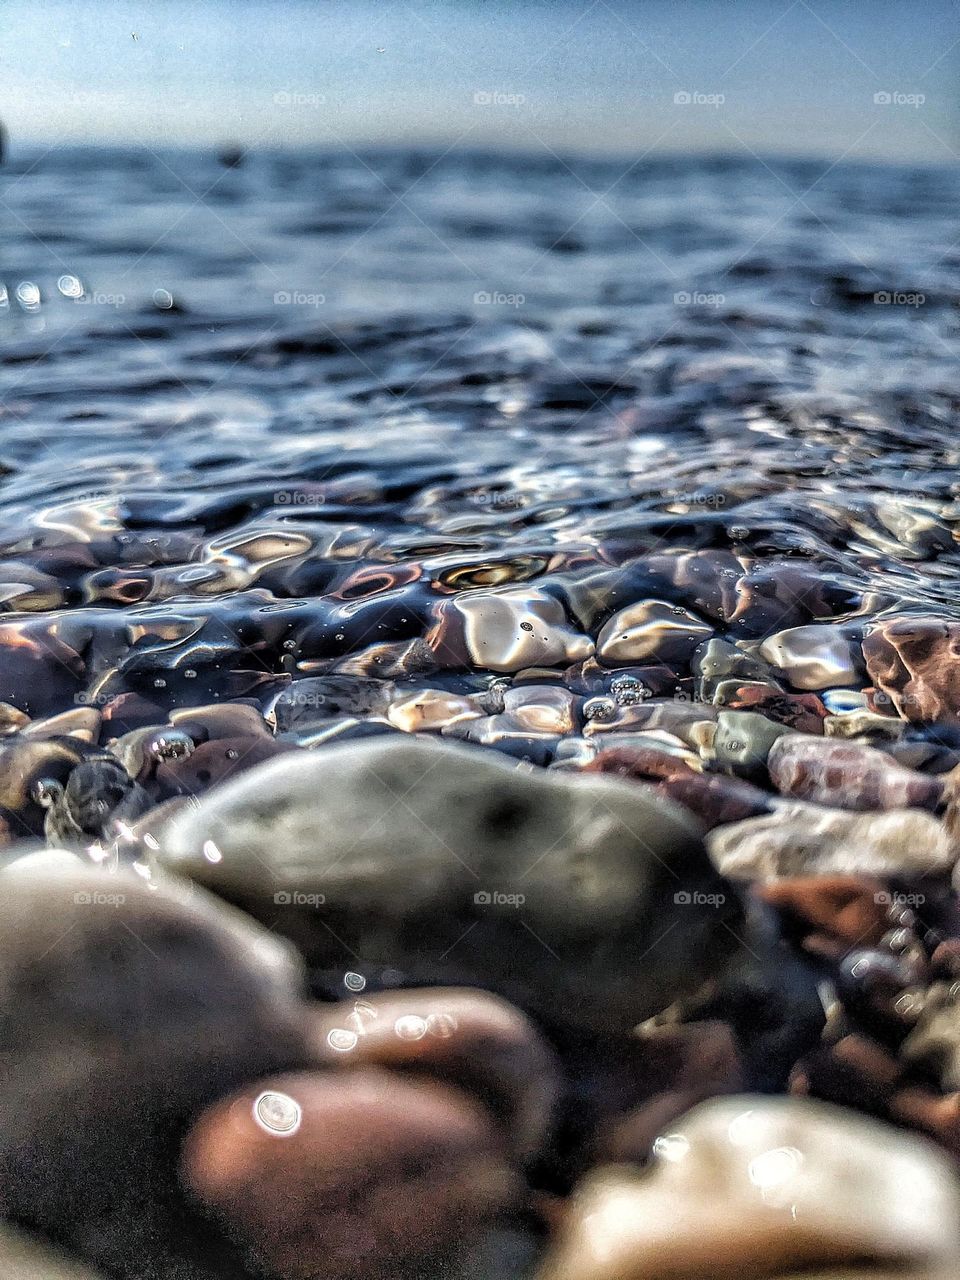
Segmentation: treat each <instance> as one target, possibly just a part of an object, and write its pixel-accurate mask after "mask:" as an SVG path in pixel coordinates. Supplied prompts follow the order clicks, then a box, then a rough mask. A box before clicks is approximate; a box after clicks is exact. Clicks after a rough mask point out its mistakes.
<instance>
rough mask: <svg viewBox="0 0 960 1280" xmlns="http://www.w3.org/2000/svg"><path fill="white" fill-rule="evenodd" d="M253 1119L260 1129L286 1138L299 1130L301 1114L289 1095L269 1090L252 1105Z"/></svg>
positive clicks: (296, 1103)
mask: <svg viewBox="0 0 960 1280" xmlns="http://www.w3.org/2000/svg"><path fill="white" fill-rule="evenodd" d="M253 1118H254V1120H256V1122H257V1124H258V1125H259V1126H260V1128H261V1129H266V1130H267V1132H268V1133H275V1134H278V1135H279V1136H280V1137H284V1138H286V1137H289V1135H290V1134H292V1133H296V1131H297V1130H298V1129H299V1128H300V1122H301V1120H302V1119H303V1112H302V1110H301V1108H300V1104H299V1102H296V1101H295V1100H294V1099H293V1098H291V1097H290V1095H289V1094H286V1093H275V1092H274V1091H273V1090H270V1091H268V1092H267V1093H261V1094H260V1096H259V1098H257V1100H256V1102H255V1103H254V1104H253Z"/></svg>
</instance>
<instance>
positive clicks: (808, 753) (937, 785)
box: [767, 733, 943, 811]
mask: <svg viewBox="0 0 960 1280" xmlns="http://www.w3.org/2000/svg"><path fill="white" fill-rule="evenodd" d="M767 770H768V772H769V774H770V780H771V782H772V783H773V785H774V786H775V787H776V788H777V790H778V791H779V792H780V793H781V795H785V796H795V797H796V798H797V799H798V800H812V801H814V802H815V803H817V804H823V805H827V806H829V807H830V808H833V809H855V810H860V811H869V810H876V809H936V808H937V807H938V805H939V804H940V802H941V800H942V799H943V782H942V781H941V780H940V779H939V778H931V777H927V776H926V775H924V774H922V773H915V772H914V771H913V770H912V769H905V768H904V767H903V766H902V765H900V764H897V762H896V761H895V760H891V758H890V757H889V756H888V755H886V754H885V753H884V752H883V751H878V750H877V749H876V748H875V747H866V746H863V745H861V744H860V743H857V742H842V741H827V740H825V739H820V738H811V737H809V736H807V735H806V734H799V733H798V734H793V733H790V734H784V735H783V737H781V738H779V739H778V740H777V741H776V742H775V743H774V744H773V746H772V747H771V748H770V754H769V755H768V757H767Z"/></svg>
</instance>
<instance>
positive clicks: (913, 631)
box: [863, 618, 960, 724]
mask: <svg viewBox="0 0 960 1280" xmlns="http://www.w3.org/2000/svg"><path fill="white" fill-rule="evenodd" d="M863 656H864V658H865V659H866V662H867V670H868V672H869V673H870V678H871V679H872V680H873V682H874V684H875V686H876V688H877V689H878V690H879V691H881V692H882V693H884V694H886V695H887V696H888V697H889V698H891V699H892V701H893V704H894V706H895V707H896V709H897V711H898V712H899V713H900V715H901V716H903V718H904V719H906V720H920V721H932V720H946V721H951V722H952V723H954V724H956V723H960V622H952V621H944V620H939V619H936V618H891V619H889V620H887V621H885V622H882V623H881V624H880V625H879V626H878V627H877V628H876V630H875V631H871V632H870V633H869V635H866V636H865V637H864V639H863Z"/></svg>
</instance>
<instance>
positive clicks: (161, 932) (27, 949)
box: [0, 868, 310, 1280]
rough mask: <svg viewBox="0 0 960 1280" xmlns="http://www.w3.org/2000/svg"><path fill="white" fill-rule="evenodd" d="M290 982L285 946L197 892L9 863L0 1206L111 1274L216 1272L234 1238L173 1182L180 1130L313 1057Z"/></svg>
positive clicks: (2, 974)
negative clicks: (221, 1102) (200, 1263)
mask: <svg viewBox="0 0 960 1280" xmlns="http://www.w3.org/2000/svg"><path fill="white" fill-rule="evenodd" d="M302 984H303V972H302V969H301V966H300V964H299V962H298V961H297V959H296V956H295V953H294V952H293V951H292V949H291V948H290V947H289V946H288V945H287V944H285V943H283V942H282V941H281V940H280V939H279V938H277V937H275V936H274V935H272V934H270V933H269V932H268V931H266V930H264V929H261V928H260V927H259V926H257V925H256V924H254V922H253V921H252V920H249V919H248V918H245V917H243V916H241V915H240V914H239V913H236V912H234V911H232V910H231V909H230V908H228V907H227V906H226V905H225V904H223V903H219V902H217V900H216V899H214V898H212V897H210V896H209V895H207V894H206V893H204V892H203V891H202V890H200V889H197V888H190V887H189V886H184V885H182V884H180V883H179V882H177V881H175V880H174V881H172V882H170V883H163V884H160V883H155V884H151V883H148V882H147V881H146V880H144V879H143V878H142V877H141V876H140V875H138V874H136V873H134V872H133V871H123V872H118V873H116V874H113V875H111V874H107V873H105V872H102V871H97V870H93V869H87V868H84V869H81V870H78V871H75V872H70V871H68V870H66V869H65V868H57V869H56V870H48V869H21V870H17V871H14V870H10V871H6V872H4V873H3V892H2V894H0V1214H2V1216H3V1217H6V1218H14V1219H16V1221H17V1222H18V1223H20V1224H21V1225H22V1226H23V1227H24V1228H27V1229H30V1230H33V1231H36V1232H37V1233H38V1234H40V1235H43V1236H46V1237H48V1238H49V1239H51V1240H54V1241H56V1242H57V1243H58V1244H60V1245H61V1246H62V1247H63V1248H64V1249H65V1250H67V1251H68V1252H70V1253H73V1254H76V1256H77V1257H82V1258H84V1259H85V1260H86V1261H88V1262H89V1263H90V1264H92V1265H93V1266H95V1267H100V1268H102V1269H103V1270H104V1271H105V1272H107V1273H108V1274H109V1275H110V1276H111V1277H113V1278H119V1280H166V1277H170V1276H180V1275H183V1276H190V1277H191V1280H194V1277H196V1280H200V1277H204V1280H206V1276H207V1274H208V1273H207V1272H206V1271H205V1270H199V1271H194V1270H190V1269H188V1268H189V1267H192V1266H193V1262H192V1260H193V1259H195V1258H198V1257H209V1258H211V1259H212V1261H211V1271H210V1273H209V1274H210V1275H222V1274H224V1271H225V1270H226V1269H227V1264H228V1263H229V1262H230V1260H231V1246H230V1245H229V1242H227V1241H226V1240H225V1239H224V1238H223V1237H222V1236H220V1234H219V1233H218V1232H217V1231H216V1230H215V1229H213V1228H212V1227H211V1225H210V1223H209V1222H207V1221H205V1220H204V1219H202V1218H201V1217H200V1216H199V1215H198V1214H197V1213H196V1211H195V1209H194V1207H192V1206H191V1204H190V1203H188V1202H187V1200H186V1199H185V1197H184V1196H183V1194H182V1191H181V1189H180V1187H179V1184H178V1181H177V1173H176V1168H177V1159H178V1152H179V1146H180V1140H181V1135H182V1133H183V1130H184V1128H185V1127H186V1125H187V1124H188V1123H189V1122H190V1121H191V1120H192V1119H193V1118H194V1117H195V1116H196V1115H197V1114H199V1112H200V1111H202V1110H203V1108H204V1107H206V1106H209V1105H210V1104H211V1103H213V1102H215V1101H216V1100H217V1099H218V1098H220V1097H222V1096H224V1095H226V1094H229V1093H230V1092H232V1091H233V1090H235V1089H237V1088H239V1087H240V1086H241V1085H242V1084H243V1083H244V1082H245V1081H247V1080H251V1079H257V1078H258V1077H260V1076H265V1075H269V1074H270V1073H271V1072H282V1071H289V1070H296V1069H299V1068H301V1067H302V1066H303V1065H304V1064H305V1063H307V1062H309V1060H310V1058H309V1047H308V1040H307V1034H306V1028H305V1026H304V1022H303V1006H302V1004H301V1003H300V991H301V988H302ZM81 1206H82V1211H81V1209H80V1207H81Z"/></svg>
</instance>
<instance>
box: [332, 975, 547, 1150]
mask: <svg viewBox="0 0 960 1280" xmlns="http://www.w3.org/2000/svg"><path fill="white" fill-rule="evenodd" d="M311 1017H312V1020H313V1033H312V1040H313V1044H314V1048H315V1052H316V1054H317V1057H318V1059H319V1060H320V1061H328V1062H329V1063H330V1064H331V1065H332V1066H335V1067H339V1068H349V1067H368V1066H382V1067H391V1068H394V1069H397V1070H402V1071H405V1072H417V1073H426V1074H427V1075H432V1076H434V1077H437V1078H439V1079H441V1080H444V1081H446V1082H447V1083H449V1084H453V1085H456V1086H459V1087H461V1088H463V1089H466V1090H467V1091H469V1092H471V1093H474V1094H476V1095H477V1096H478V1097H480V1098H481V1099H482V1101H483V1102H484V1103H485V1104H486V1105H487V1106H488V1107H489V1108H490V1110H491V1111H492V1112H493V1114H494V1115H495V1116H496V1117H497V1118H498V1119H500V1120H501V1122H502V1123H503V1125H504V1130H505V1133H506V1136H507V1139H508V1141H509V1143H510V1145H511V1146H512V1147H513V1148H514V1150H516V1151H517V1152H519V1153H521V1154H524V1155H527V1154H530V1153H532V1152H535V1151H536V1150H537V1149H538V1147H539V1146H540V1143H541V1141H542V1140H543V1137H544V1133H545V1131H546V1128H547V1124H548V1122H549V1120H550V1116H551V1113H552V1110H553V1106H554V1103H555V1101H556V1097H557V1093H558V1089H559V1072H558V1068H557V1064H556V1061H555V1059H554V1056H553V1052H552V1051H551V1049H550V1048H549V1047H548V1046H547V1044H546V1043H545V1042H544V1041H543V1040H542V1039H541V1037H540V1035H539V1034H538V1032H537V1030H536V1028H535V1027H534V1026H533V1024H532V1023H531V1022H529V1021H528V1019H527V1018H526V1017H525V1016H524V1015H523V1014H522V1013H521V1012H520V1011H519V1010H518V1009H516V1008H514V1006H513V1005H510V1004H507V1002H506V1001H504V1000H500V999H498V998H497V997H496V996H493V995H489V994H487V993H486V992H483V991H473V990H468V989H459V988H456V987H438V988H434V989H429V988H422V989H418V990H414V991H397V992H379V993H377V994H375V995H371V996H369V997H362V998H358V999H356V1000H344V1001H342V1002H341V1003H340V1004H336V1005H317V1006H315V1009H314V1011H313V1012H312V1014H311Z"/></svg>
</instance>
